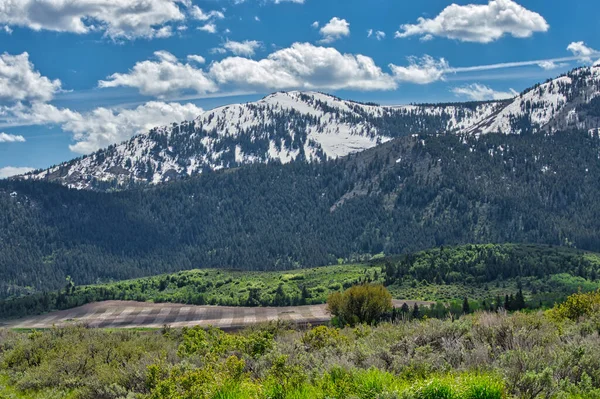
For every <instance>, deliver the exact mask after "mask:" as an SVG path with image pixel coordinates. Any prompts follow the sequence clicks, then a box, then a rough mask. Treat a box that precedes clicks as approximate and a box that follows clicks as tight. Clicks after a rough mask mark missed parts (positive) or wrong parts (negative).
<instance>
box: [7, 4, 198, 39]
mask: <svg viewBox="0 0 600 399" xmlns="http://www.w3.org/2000/svg"><path fill="white" fill-rule="evenodd" d="M181 3H183V4H184V5H185V4H186V3H187V2H186V1H182V0H70V1H64V0H18V1H14V0H0V23H3V24H7V25H9V26H22V27H27V28H29V29H33V30H36V31H40V30H51V31H57V32H70V33H76V34H85V33H89V32H93V31H101V32H103V33H104V35H105V36H106V37H109V38H112V39H135V38H142V37H143V38H153V37H159V35H162V37H165V34H166V31H165V30H161V28H163V27H164V25H165V24H168V23H173V22H178V21H182V20H184V19H185V14H184V10H183V9H182V8H180V4H181Z"/></svg>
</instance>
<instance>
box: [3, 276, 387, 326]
mask: <svg viewBox="0 0 600 399" xmlns="http://www.w3.org/2000/svg"><path fill="white" fill-rule="evenodd" d="M380 272H381V269H380V268H379V266H372V265H365V264H348V265H343V266H337V265H336V266H328V267H322V268H313V269H304V270H301V271H298V272H297V273H296V274H289V273H286V272H244V271H224V270H218V269H210V270H192V271H185V272H179V273H176V274H171V275H162V276H155V277H147V278H141V279H137V280H126V281H120V282H115V283H109V284H98V285H92V286H77V287H74V288H72V289H70V290H69V292H68V293H67V292H65V291H64V290H60V291H58V292H49V293H43V294H34V295H28V296H25V297H20V298H15V299H11V300H5V301H0V318H7V317H12V316H16V315H18V316H24V315H27V314H39V313H44V312H48V311H52V310H62V309H68V308H72V307H75V306H81V305H84V304H86V303H90V302H99V301H104V300H130V301H151V302H155V303H161V302H175V303H185V304H193V305H205V304H210V305H222V306H286V305H311V304H322V303H325V301H326V300H327V296H328V295H329V294H330V293H331V292H333V291H336V290H338V289H340V288H341V283H342V282H343V283H347V284H350V285H355V284H359V283H361V282H363V281H374V275H375V274H380ZM322 284H326V285H327V287H323V285H322Z"/></svg>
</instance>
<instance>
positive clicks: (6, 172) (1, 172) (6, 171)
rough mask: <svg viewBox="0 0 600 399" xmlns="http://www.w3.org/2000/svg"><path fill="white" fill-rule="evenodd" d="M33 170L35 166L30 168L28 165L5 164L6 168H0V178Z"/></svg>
mask: <svg viewBox="0 0 600 399" xmlns="http://www.w3.org/2000/svg"><path fill="white" fill-rule="evenodd" d="M33 170H34V168H28V167H15V166H5V167H4V168H0V179H6V178H8V177H13V176H19V175H24V174H26V173H29V172H31V171H33Z"/></svg>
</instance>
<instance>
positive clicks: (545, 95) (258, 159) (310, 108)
mask: <svg viewBox="0 0 600 399" xmlns="http://www.w3.org/2000/svg"><path fill="white" fill-rule="evenodd" d="M598 94H600V67H586V68H579V69H575V70H573V71H571V72H570V73H568V74H566V75H563V76H560V77H558V78H556V79H553V80H549V81H548V82H546V83H544V84H540V85H536V86H534V87H533V88H531V89H529V90H526V91H525V92H523V93H522V94H520V95H519V96H517V97H515V98H514V99H512V100H507V101H492V102H479V103H458V104H423V105H407V106H397V107H392V106H378V105H376V104H361V103H356V102H352V101H345V100H341V99H339V98H336V97H332V96H329V95H326V94H321V93H314V92H309V93H302V92H287V93H275V94H272V95H270V96H267V97H265V98H264V99H262V100H260V101H258V102H255V103H248V104H234V105H229V106H225V107H221V108H217V109H214V110H212V111H208V112H205V113H204V114H202V115H200V116H199V117H198V118H197V119H196V120H194V121H187V122H183V123H181V124H173V125H172V126H169V127H161V128H156V129H153V130H151V131H150V132H149V133H148V134H144V135H138V136H136V137H134V138H132V139H131V140H129V141H127V142H124V143H121V144H118V145H114V146H111V147H109V148H107V149H104V150H100V151H98V152H96V153H93V154H91V155H89V156H86V157H83V158H79V159H75V160H72V161H70V162H66V163H63V164H61V165H58V166H55V167H52V168H50V169H47V170H43V171H36V172H33V173H32V174H29V175H27V176H26V178H28V179H34V180H46V181H53V182H59V183H61V184H63V185H66V186H68V187H72V188H77V189H96V190H111V189H115V188H117V189H122V188H128V187H133V186H135V185H139V184H148V183H152V184H156V183H161V182H167V181H172V180H176V179H178V178H181V177H184V176H191V175H196V174H200V173H202V172H205V171H207V170H219V169H223V168H233V167H238V166H240V165H244V164H250V163H273V162H281V163H288V162H291V161H293V160H305V161H309V162H310V161H323V160H326V159H335V158H338V157H342V156H345V155H348V154H351V153H355V152H359V151H363V150H365V149H369V148H372V147H374V146H376V145H378V144H381V143H385V142H387V141H389V140H391V139H393V138H398V137H403V136H409V135H413V134H429V135H431V134H469V135H473V134H475V135H477V134H488V133H503V134H511V133H517V134H527V133H536V132H541V131H546V132H555V131H559V130H567V129H573V128H577V129H583V130H588V131H591V130H596V131H597V130H598V129H599V128H600V96H598Z"/></svg>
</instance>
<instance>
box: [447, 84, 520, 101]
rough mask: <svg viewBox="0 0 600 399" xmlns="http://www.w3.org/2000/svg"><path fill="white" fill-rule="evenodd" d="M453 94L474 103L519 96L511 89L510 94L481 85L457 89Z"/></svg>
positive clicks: (453, 90) (454, 89)
mask: <svg viewBox="0 0 600 399" xmlns="http://www.w3.org/2000/svg"><path fill="white" fill-rule="evenodd" d="M452 92H453V93H454V94H456V95H457V96H459V97H467V98H468V99H470V100H473V101H485V100H507V99H510V98H514V97H516V96H517V95H518V94H519V93H518V92H516V91H515V90H513V89H510V90H509V91H508V92H502V91H495V90H493V89H492V88H490V87H488V86H485V85H481V84H479V83H474V84H470V85H467V86H463V87H455V88H453V89H452Z"/></svg>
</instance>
